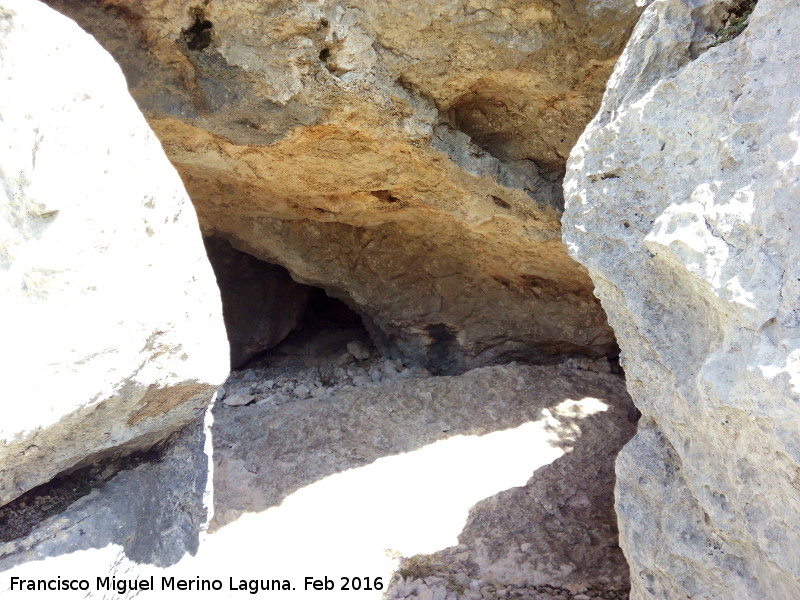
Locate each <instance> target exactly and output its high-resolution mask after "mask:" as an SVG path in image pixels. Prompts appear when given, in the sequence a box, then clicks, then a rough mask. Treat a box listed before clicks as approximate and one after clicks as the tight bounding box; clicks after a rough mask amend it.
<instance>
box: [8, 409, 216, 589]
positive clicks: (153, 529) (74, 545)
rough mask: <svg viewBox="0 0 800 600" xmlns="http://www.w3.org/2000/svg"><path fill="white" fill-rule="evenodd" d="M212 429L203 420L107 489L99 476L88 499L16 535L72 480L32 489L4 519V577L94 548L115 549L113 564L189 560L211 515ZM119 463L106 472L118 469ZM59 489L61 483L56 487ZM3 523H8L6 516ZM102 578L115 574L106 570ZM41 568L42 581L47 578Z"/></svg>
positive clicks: (102, 570)
mask: <svg viewBox="0 0 800 600" xmlns="http://www.w3.org/2000/svg"><path fill="white" fill-rule="evenodd" d="M207 433H208V432H207V431H206V430H205V428H204V425H203V423H202V422H199V423H193V424H190V425H189V426H188V427H186V428H184V429H183V430H181V431H180V432H178V433H176V434H174V435H173V436H171V438H170V439H169V440H168V441H167V442H165V445H164V447H163V449H158V450H156V451H151V452H148V453H146V454H144V455H143V456H142V457H141V458H140V459H139V461H140V464H138V465H136V466H135V467H133V468H130V469H127V470H124V471H122V472H119V473H114V474H113V475H115V476H114V477H113V478H110V480H109V481H108V482H107V483H105V482H102V481H101V480H102V479H103V478H105V477H108V476H107V475H106V476H103V474H100V477H98V478H96V480H95V482H92V484H91V485H92V487H94V488H95V489H93V490H92V491H91V492H90V493H89V494H87V495H85V496H83V497H81V498H79V499H77V500H76V501H75V502H74V503H72V504H71V505H70V506H68V507H67V508H65V509H64V510H62V511H59V512H58V513H57V514H55V515H53V516H52V517H50V518H48V519H42V521H41V522H40V523H30V525H29V527H32V528H33V529H32V531H31V532H30V533H29V534H26V535H25V536H24V537H23V536H19V537H14V534H15V531H14V528H15V525H16V523H15V521H24V520H26V518H28V517H29V514H32V513H33V512H34V511H32V510H25V508H28V507H35V506H37V505H38V506H45V505H47V504H49V503H52V502H54V498H55V497H56V495H57V494H58V493H60V492H62V489H61V488H63V487H64V486H66V485H68V482H58V483H59V484H60V487H58V486H52V487H50V489H48V490H46V491H40V490H33V493H32V494H31V498H30V499H27V498H26V500H27V502H26V503H25V506H24V507H17V506H13V504H17V503H12V504H11V505H8V506H7V507H5V508H4V509H2V510H3V511H6V512H7V513H8V514H1V513H0V539H4V538H10V537H13V539H8V541H6V543H0V571H5V570H8V569H12V568H13V567H16V566H17V565H21V564H24V563H27V562H31V561H36V560H42V559H45V558H49V557H55V556H59V555H61V554H68V553H73V552H78V551H81V550H88V549H100V548H106V547H108V546H111V547H112V548H114V551H112V556H113V558H112V559H111V560H109V562H111V561H112V560H113V561H114V562H116V559H117V558H119V557H123V556H124V557H125V559H126V560H129V561H134V562H137V563H145V564H149V565H156V566H161V567H164V566H169V565H172V564H174V563H176V562H178V560H180V558H182V557H183V555H184V554H186V553H187V552H188V553H191V554H194V553H196V552H197V548H198V544H199V535H200V532H201V531H203V530H204V529H205V526H206V524H207V522H208V518H209V517H210V513H209V511H210V508H211V507H210V506H208V504H209V500H210V498H209V495H208V492H209V491H210V490H209V489H207V486H210V482H209V481H208V479H209V477H208V474H209V466H210V465H209V464H208V456H207V455H206V454H205V452H204V446H205V444H206V439H207V438H206V436H207ZM113 466H114V465H113V464H112V465H108V466H106V467H105V468H106V469H113ZM54 483H55V482H54ZM3 517H5V518H3ZM95 570H96V575H102V576H105V575H113V574H114V573H113V571H111V572H106V569H105V565H102V564H98V565H96V566H95ZM48 571H49V570H48V569H42V570H41V573H40V574H42V575H46V574H48Z"/></svg>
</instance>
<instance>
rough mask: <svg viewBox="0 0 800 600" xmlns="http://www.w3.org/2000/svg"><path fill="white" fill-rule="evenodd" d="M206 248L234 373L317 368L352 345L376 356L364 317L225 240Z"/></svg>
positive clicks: (211, 242)
mask: <svg viewBox="0 0 800 600" xmlns="http://www.w3.org/2000/svg"><path fill="white" fill-rule="evenodd" d="M204 243H205V245H206V252H207V254H208V258H209V262H210V263H211V266H212V268H213V270H214V274H215V276H216V279H217V285H218V286H219V290H220V297H221V299H222V314H223V318H224V321H225V328H226V330H227V333H228V342H229V344H230V352H231V369H234V370H236V369H242V368H248V367H254V366H314V365H317V364H319V363H320V362H333V361H335V360H336V359H337V358H339V357H341V356H342V355H343V354H346V353H351V354H352V351H351V350H348V345H350V344H356V346H355V347H356V348H358V349H360V352H361V353H363V352H372V351H373V349H372V342H371V340H370V335H369V333H368V332H367V329H366V327H365V325H364V320H363V318H362V316H361V315H359V314H358V313H357V312H356V311H355V310H353V309H352V308H350V307H349V306H347V304H345V302H343V301H342V300H339V299H337V298H334V297H331V296H329V295H328V294H327V293H326V292H325V290H323V289H320V288H317V287H314V286H310V285H305V284H302V283H298V282H297V281H295V280H294V279H293V278H292V276H291V273H290V272H289V271H288V270H287V269H285V268H284V267H282V266H280V265H275V264H272V263H268V262H266V261H262V260H259V259H258V258H255V257H254V256H252V255H250V254H248V253H246V252H242V251H240V250H237V249H236V248H234V247H233V246H232V245H231V244H230V243H229V242H227V241H226V240H223V239H221V238H217V237H207V238H205V239H204ZM357 353H359V352H357Z"/></svg>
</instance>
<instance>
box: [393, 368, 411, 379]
mask: <svg viewBox="0 0 800 600" xmlns="http://www.w3.org/2000/svg"><path fill="white" fill-rule="evenodd" d="M413 377H414V372H413V371H412V370H411V369H403V370H402V371H400V372H399V373H398V374H397V377H395V379H400V380H403V379H413Z"/></svg>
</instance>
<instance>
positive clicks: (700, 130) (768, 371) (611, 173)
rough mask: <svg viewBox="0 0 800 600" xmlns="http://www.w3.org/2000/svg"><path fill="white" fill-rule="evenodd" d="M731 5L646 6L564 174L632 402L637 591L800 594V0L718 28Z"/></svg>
mask: <svg viewBox="0 0 800 600" xmlns="http://www.w3.org/2000/svg"><path fill="white" fill-rule="evenodd" d="M731 4H734V9H736V10H739V11H741V10H742V8H746V7H745V6H744V5H745V4H749V5H752V4H753V3H752V2H751V3H742V2H738V3H725V2H717V1H713V0H706V1H702V2H683V1H679V0H658V1H656V2H654V3H653V4H652V5H651V6H650V7H649V8H648V9H647V10H646V11H645V13H644V14H643V15H642V18H641V20H640V22H639V24H638V25H637V28H636V30H635V32H634V34H633V36H632V38H631V42H630V44H629V46H628V48H627V49H626V51H625V53H624V54H623V55H622V57H621V58H620V61H619V64H618V65H617V68H616V71H615V73H614V75H613V76H612V78H611V80H610V82H609V88H608V91H607V92H606V95H605V98H604V100H603V104H602V106H601V108H600V111H599V113H598V115H597V117H596V118H595V119H594V121H592V123H591V124H590V125H589V127H588V128H587V130H586V132H585V133H584V135H583V136H582V137H581V139H580V141H579V142H578V144H577V146H576V148H575V150H574V151H573V154H572V156H571V158H570V162H569V166H568V173H567V177H566V180H565V192H566V203H567V208H566V212H565V215H564V239H565V241H566V242H567V244H568V245H569V247H570V251H571V253H572V254H573V256H575V257H576V258H577V259H578V260H580V261H581V262H582V263H583V264H585V265H586V266H587V267H588V269H589V272H590V274H591V276H592V279H593V280H594V282H595V285H596V286H597V293H598V295H599V297H600V298H601V299H602V301H603V306H604V307H605V309H606V312H607V313H608V316H609V320H610V323H611V325H612V326H613V328H614V331H615V332H616V334H617V337H618V339H619V343H620V346H621V348H622V359H623V364H624V367H625V370H626V373H627V377H628V389H629V391H630V392H631V394H632V396H633V398H634V400H635V402H636V404H637V406H638V407H639V408H640V409H641V411H642V413H643V417H642V420H641V421H640V423H639V433H638V434H637V435H636V437H635V438H634V439H633V441H632V442H631V443H629V444H628V445H627V446H626V447H625V449H624V450H623V451H622V453H621V454H620V457H619V459H618V462H617V476H618V482H617V511H618V515H619V518H620V531H621V540H620V543H621V545H622V547H623V549H624V551H625V554H626V556H627V558H628V561H629V563H630V565H631V578H632V586H633V589H632V594H631V597H632V598H635V599H637V600H642V599H645V598H737V599H739V598H797V597H800V494H799V493H798V490H799V489H800V428H798V422H800V389H798V385H800V368H799V367H798V356H800V329H798V327H800V311H798V306H799V305H800V304H799V303H798V300H800V260H798V259H799V258H800V238H799V237H798V235H797V232H798V231H800V216H798V215H799V214H800V213H798V210H797V207H798V203H799V202H800V186H799V184H798V182H799V181H800V144H799V142H798V140H800V117H799V115H800V104H799V103H798V98H800V80H798V78H797V73H798V68H800V43H799V42H798V40H797V36H796V35H795V31H794V28H793V27H791V25H790V24H795V23H798V22H800V6H799V5H798V4H797V3H796V2H792V1H788V0H760V2H758V4H757V5H756V6H755V10H754V12H753V14H752V16H751V17H750V19H749V25H747V27H746V29H744V31H743V32H742V33H741V34H740V35H738V37H733V36H732V35H730V34H726V35H725V37H720V38H718V37H717V36H716V35H715V34H716V33H717V32H718V31H719V32H720V35H722V34H723V33H725V32H723V31H721V28H722V19H724V18H725V13H726V10H725V9H727V8H729V7H730V6H731ZM740 29H741V27H740ZM734 33H735V32H734ZM730 37H733V39H730V41H725V42H724V43H719V42H721V41H723V40H724V39H727V38H730Z"/></svg>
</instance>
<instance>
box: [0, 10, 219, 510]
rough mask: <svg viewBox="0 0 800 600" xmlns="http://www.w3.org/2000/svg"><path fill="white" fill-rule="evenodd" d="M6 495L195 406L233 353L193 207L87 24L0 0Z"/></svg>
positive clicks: (168, 424)
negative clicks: (82, 25) (80, 25)
mask: <svg viewBox="0 0 800 600" xmlns="http://www.w3.org/2000/svg"><path fill="white" fill-rule="evenodd" d="M0 73H2V76H1V77H0V139H2V140H3V143H2V144H0V184H2V186H0V189H2V192H0V193H1V194H2V201H1V202H0V267H1V268H0V305H1V306H2V307H3V309H2V311H0V331H2V349H0V365H2V369H3V378H2V379H3V409H2V412H3V418H2V420H0V465H2V467H1V468H0V504H3V503H5V502H7V501H9V500H11V499H12V498H15V497H16V496H18V495H20V494H21V493H23V492H25V491H26V490H28V489H30V488H32V487H34V486H36V485H39V484H41V483H43V482H45V481H47V480H48V479H50V478H51V477H53V476H54V475H56V474H57V473H59V472H60V471H62V470H64V469H67V468H70V467H73V466H74V465H76V463H79V462H81V461H84V460H86V461H88V460H91V459H92V458H93V457H97V456H98V455H100V454H103V453H108V452H116V451H120V450H121V449H123V448H124V449H125V450H126V451H129V450H133V449H136V448H140V447H147V446H150V445H152V444H153V443H154V442H156V441H158V440H160V439H162V438H164V437H165V436H166V435H168V434H169V433H170V432H172V431H174V430H176V429H178V428H180V427H182V426H184V425H186V424H187V423H189V422H191V421H193V420H196V418H197V417H198V413H199V414H202V411H203V409H204V408H205V406H206V405H207V404H208V402H209V400H210V398H211V397H212V394H213V392H214V389H215V387H216V386H217V385H219V383H220V382H221V381H222V380H223V379H224V377H225V373H226V370H227V369H226V367H227V364H226V363H227V360H226V356H225V353H226V346H227V344H226V342H225V331H224V327H223V323H222V318H221V310H220V302H219V292H218V291H217V288H216V286H215V284H214V278H213V274H212V272H211V268H210V267H209V265H208V263H207V261H206V258H205V253H204V252H203V246H202V242H201V239H200V233H199V230H198V226H197V219H196V217H195V213H194V210H193V208H192V205H191V203H190V202H189V199H188V197H187V196H186V192H185V191H184V188H183V186H182V185H181V181H180V178H179V177H178V176H177V174H176V173H175V170H174V169H173V167H172V166H171V165H170V163H169V161H168V160H167V158H166V157H165V156H164V153H163V151H162V150H161V147H160V146H159V143H158V140H157V139H156V138H155V136H154V135H153V133H152V131H151V130H150V128H149V127H148V126H147V123H146V122H145V120H144V118H143V117H142V115H141V114H140V113H139V111H138V110H137V108H136V105H135V104H134V102H133V100H132V99H131V97H130V96H129V95H128V92H127V90H126V89H125V81H124V79H123V77H122V73H121V72H120V70H119V68H118V67H117V65H116V64H115V63H114V61H113V59H112V58H111V57H110V56H109V55H108V54H107V53H106V52H105V51H104V50H103V49H102V48H101V47H100V46H99V45H98V44H97V42H96V41H95V40H93V39H92V38H91V36H89V35H87V34H86V33H84V32H83V31H81V30H80V28H78V27H77V26H76V25H75V24H74V23H72V22H71V21H69V20H68V19H66V18H64V17H63V16H62V15H59V14H57V13H56V12H55V11H52V10H50V9H49V8H47V7H45V6H42V5H40V4H39V3H36V2H18V1H15V0H7V1H6V0H3V2H2V3H0Z"/></svg>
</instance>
